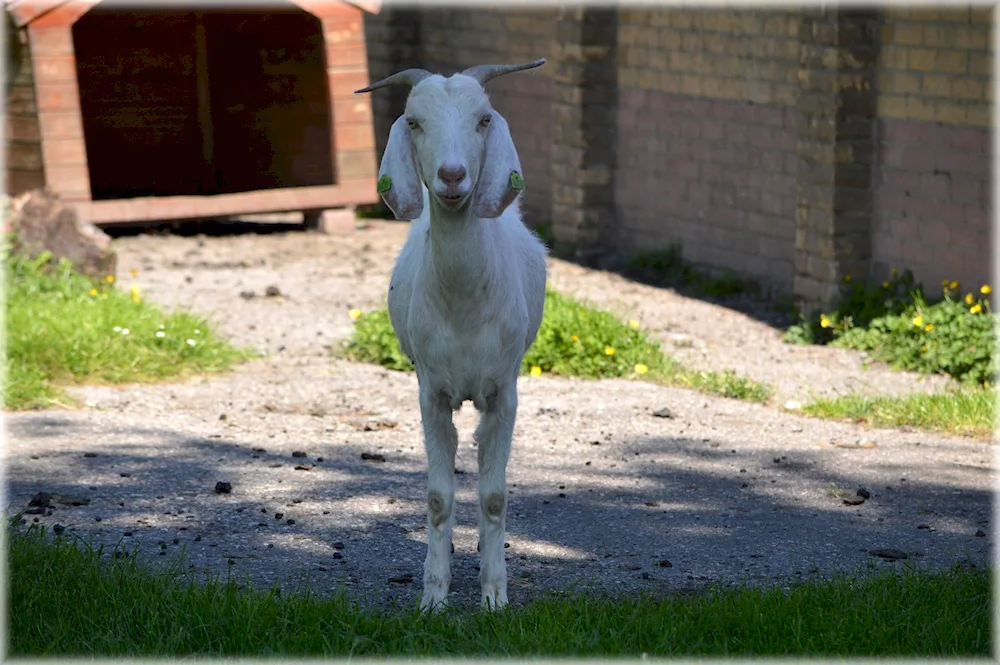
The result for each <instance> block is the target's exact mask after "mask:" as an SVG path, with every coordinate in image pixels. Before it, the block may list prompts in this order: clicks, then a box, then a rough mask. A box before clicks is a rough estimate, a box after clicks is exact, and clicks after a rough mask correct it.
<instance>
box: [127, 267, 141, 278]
mask: <svg viewBox="0 0 1000 665" xmlns="http://www.w3.org/2000/svg"><path fill="white" fill-rule="evenodd" d="M129 272H131V273H132V277H133V278H135V277H138V276H139V271H138V270H136V269H135V268H132V270H130V271H129Z"/></svg>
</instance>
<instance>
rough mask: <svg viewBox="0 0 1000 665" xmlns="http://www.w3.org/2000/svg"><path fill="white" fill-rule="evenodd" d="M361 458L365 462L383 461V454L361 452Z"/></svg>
mask: <svg viewBox="0 0 1000 665" xmlns="http://www.w3.org/2000/svg"><path fill="white" fill-rule="evenodd" d="M361 459H362V460H365V461H367V462H384V461H385V455H380V454H378V453H361Z"/></svg>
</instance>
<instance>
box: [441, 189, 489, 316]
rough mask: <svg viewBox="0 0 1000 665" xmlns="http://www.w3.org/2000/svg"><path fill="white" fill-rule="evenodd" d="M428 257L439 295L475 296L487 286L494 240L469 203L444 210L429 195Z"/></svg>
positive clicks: (449, 296) (450, 297)
mask: <svg viewBox="0 0 1000 665" xmlns="http://www.w3.org/2000/svg"><path fill="white" fill-rule="evenodd" d="M430 205H431V223H430V250H431V251H430V257H431V264H432V269H433V273H434V276H435V279H436V281H437V283H438V285H439V286H440V288H441V291H442V294H447V295H448V299H449V300H452V299H453V298H454V297H455V296H459V297H462V296H467V297H475V296H477V295H478V294H481V293H482V291H483V290H484V289H485V288H488V285H489V283H490V282H491V277H492V274H493V271H494V270H495V262H496V260H497V258H496V257H495V256H493V253H494V248H493V242H492V241H493V239H492V237H491V234H489V233H488V229H486V228H485V227H484V226H483V224H482V222H481V221H480V220H478V219H476V218H475V216H474V215H473V214H472V210H471V204H468V205H466V206H464V207H463V208H462V209H461V210H455V211H451V210H447V209H445V208H444V207H442V206H441V205H440V204H439V203H438V202H437V201H435V200H434V198H433V197H431V201H430Z"/></svg>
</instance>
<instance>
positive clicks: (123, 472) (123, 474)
mask: <svg viewBox="0 0 1000 665" xmlns="http://www.w3.org/2000/svg"><path fill="white" fill-rule="evenodd" d="M118 475H119V476H121V477H122V478H129V477H131V476H132V474H131V473H126V472H125V471H122V472H121V473H119V474H118Z"/></svg>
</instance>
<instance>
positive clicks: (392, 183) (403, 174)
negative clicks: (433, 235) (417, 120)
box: [378, 116, 424, 220]
mask: <svg viewBox="0 0 1000 665" xmlns="http://www.w3.org/2000/svg"><path fill="white" fill-rule="evenodd" d="M378 193H379V195H381V197H382V200H383V201H385V204H386V205H387V206H389V209H390V210H392V214H393V215H395V217H396V219H402V220H414V219H417V218H418V217H420V213H422V212H423V211H424V192H423V187H422V185H421V182H420V176H419V174H418V172H417V159H416V156H415V155H414V153H413V141H411V140H410V128H409V126H407V124H406V117H405V116H399V118H398V119H397V120H396V122H394V123H392V129H390V130H389V140H388V142H386V145H385V153H383V155H382V164H381V165H380V166H379V169H378Z"/></svg>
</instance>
